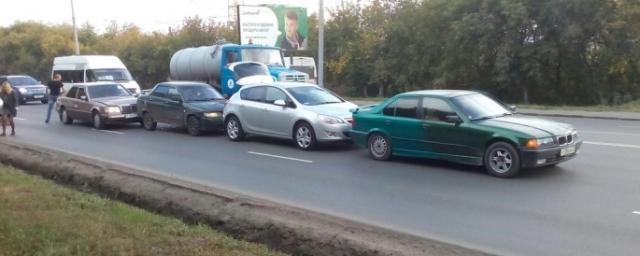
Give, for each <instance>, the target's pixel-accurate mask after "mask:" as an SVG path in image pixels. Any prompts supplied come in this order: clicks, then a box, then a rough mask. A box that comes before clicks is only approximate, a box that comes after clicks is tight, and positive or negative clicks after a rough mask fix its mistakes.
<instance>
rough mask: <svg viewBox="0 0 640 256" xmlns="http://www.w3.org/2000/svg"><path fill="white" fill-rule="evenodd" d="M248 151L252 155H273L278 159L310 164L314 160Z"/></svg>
mask: <svg viewBox="0 0 640 256" xmlns="http://www.w3.org/2000/svg"><path fill="white" fill-rule="evenodd" d="M247 153H249V154H252V155H258V156H266V157H272V158H278V159H284V160H291V161H297V162H303V163H308V164H311V163H313V161H311V160H306V159H300V158H293V157H286V156H279V155H272V154H266V153H260V152H254V151H247Z"/></svg>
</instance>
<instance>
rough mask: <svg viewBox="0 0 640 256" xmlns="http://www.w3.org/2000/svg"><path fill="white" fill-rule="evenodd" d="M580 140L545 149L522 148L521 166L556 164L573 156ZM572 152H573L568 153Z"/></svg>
mask: <svg viewBox="0 0 640 256" xmlns="http://www.w3.org/2000/svg"><path fill="white" fill-rule="evenodd" d="M581 146H582V141H577V142H575V143H572V144H569V145H564V146H559V147H553V148H545V149H536V150H530V149H523V150H522V167H524V168H535V167H542V166H549V165H554V164H558V163H561V162H564V161H568V160H571V159H573V158H575V157H576V156H577V155H578V154H579V153H580V147H581ZM570 152H573V153H570Z"/></svg>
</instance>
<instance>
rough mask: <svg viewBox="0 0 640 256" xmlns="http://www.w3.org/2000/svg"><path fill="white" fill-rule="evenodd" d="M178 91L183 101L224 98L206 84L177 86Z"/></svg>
mask: <svg viewBox="0 0 640 256" xmlns="http://www.w3.org/2000/svg"><path fill="white" fill-rule="evenodd" d="M178 91H179V92H180V95H182V98H183V99H184V101H209V100H219V99H224V97H222V95H220V93H218V92H217V91H216V90H214V89H213V88H211V86H208V85H188V86H179V87H178Z"/></svg>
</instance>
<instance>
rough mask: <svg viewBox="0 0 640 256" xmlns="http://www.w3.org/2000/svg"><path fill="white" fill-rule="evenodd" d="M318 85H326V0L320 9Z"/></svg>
mask: <svg viewBox="0 0 640 256" xmlns="http://www.w3.org/2000/svg"><path fill="white" fill-rule="evenodd" d="M318 85H319V86H320V87H324V0H320V9H318Z"/></svg>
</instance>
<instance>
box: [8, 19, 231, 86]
mask: <svg viewBox="0 0 640 256" xmlns="http://www.w3.org/2000/svg"><path fill="white" fill-rule="evenodd" d="M78 40H79V41H80V52H81V54H100V55H116V56H118V57H119V58H120V59H121V60H122V61H123V62H124V63H125V65H126V66H127V68H128V69H129V71H130V72H131V74H132V75H133V76H134V78H135V79H136V80H137V81H138V83H139V84H140V86H142V87H143V88H150V87H151V86H153V85H154V84H156V83H158V82H161V81H166V80H167V79H168V77H169V61H170V60H171V55H173V53H175V52H176V51H177V50H179V49H182V48H185V47H194V46H202V45H211V44H214V43H216V42H217V41H219V40H227V41H237V33H236V32H235V31H234V30H233V29H231V28H229V27H227V26H226V25H222V24H219V23H216V22H214V21H212V20H210V21H205V20H203V19H201V18H200V17H197V16H196V17H188V18H186V19H185V20H184V22H183V24H182V26H181V27H179V28H177V29H174V30H172V31H171V32H170V33H159V32H153V33H143V32H141V31H140V28H138V27H137V26H135V25H132V24H125V25H118V24H116V23H113V24H111V25H110V26H109V27H108V28H106V30H105V32H104V33H102V34H98V33H96V32H95V29H94V28H93V27H92V26H90V25H89V24H85V25H83V26H81V27H80V28H79V29H78ZM73 49H74V42H73V28H72V27H71V26H68V25H53V26H47V25H43V24H40V23H35V22H18V23H15V24H13V25H12V26H10V27H7V28H2V27H0V74H29V75H31V76H33V77H35V78H36V79H39V80H42V81H47V80H49V79H50V76H51V67H52V65H53V59H54V58H55V57H57V56H65V55H71V54H73Z"/></svg>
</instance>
